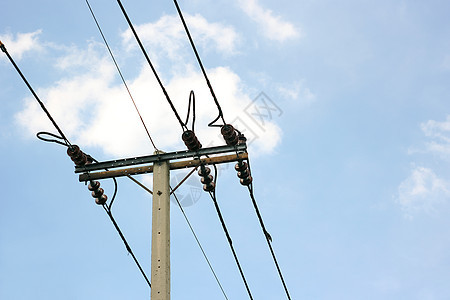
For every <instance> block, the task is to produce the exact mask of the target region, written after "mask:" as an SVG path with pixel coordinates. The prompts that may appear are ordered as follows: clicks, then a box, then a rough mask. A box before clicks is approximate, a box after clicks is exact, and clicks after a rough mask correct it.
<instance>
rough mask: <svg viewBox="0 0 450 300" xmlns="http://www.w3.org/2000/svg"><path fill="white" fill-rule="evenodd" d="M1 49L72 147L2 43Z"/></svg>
mask: <svg viewBox="0 0 450 300" xmlns="http://www.w3.org/2000/svg"><path fill="white" fill-rule="evenodd" d="M0 49H1V50H2V51H3V52H4V53H5V54H6V56H7V57H8V59H9V61H10V62H11V63H12V65H13V66H14V68H15V69H16V71H17V73H19V75H20V77H21V78H22V80H23V81H24V82H25V84H26V86H27V87H28V89H29V90H30V92H31V93H32V94H33V96H34V98H35V99H36V101H37V102H38V103H39V105H40V106H41V108H42V110H43V111H44V112H45V114H46V115H47V117H48V118H49V120H50V121H51V122H52V124H53V126H54V127H55V128H56V130H57V131H58V133H59V135H60V137H61V138H62V140H64V144H65V145H67V146H68V147H71V146H72V145H71V144H70V142H69V140H68V139H67V138H66V136H65V135H64V133H63V132H62V130H61V128H59V126H58V124H57V123H56V121H55V119H53V117H52V115H51V114H50V112H49V111H48V110H47V108H46V107H45V105H44V103H43V102H42V101H41V99H39V96H38V95H37V94H36V92H35V91H34V89H33V88H32V87H31V85H30V83H29V82H28V80H27V79H26V78H25V76H24V75H23V73H22V71H21V70H20V69H19V67H18V66H17V64H16V63H15V62H14V60H13V58H12V57H11V55H10V54H9V52H8V50H6V47H5V45H4V44H3V43H2V42H1V41H0Z"/></svg>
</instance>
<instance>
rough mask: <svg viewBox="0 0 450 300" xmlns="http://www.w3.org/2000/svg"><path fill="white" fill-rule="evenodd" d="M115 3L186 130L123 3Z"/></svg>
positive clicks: (118, 0) (184, 128)
mask: <svg viewBox="0 0 450 300" xmlns="http://www.w3.org/2000/svg"><path fill="white" fill-rule="evenodd" d="M117 3H118V4H119V7H120V9H121V11H122V13H123V15H124V17H125V19H126V20H127V23H128V26H129V27H130V29H131V31H132V32H133V35H134V37H135V39H136V41H137V43H138V45H139V47H140V48H141V50H142V53H143V54H144V57H145V59H146V60H147V62H148V64H149V66H150V68H151V69H152V71H153V74H154V75H155V78H156V80H157V81H158V83H159V86H160V87H161V90H162V91H163V93H164V96H165V97H166V100H167V102H168V103H169V105H170V108H171V109H172V111H173V113H174V114H175V117H176V118H177V120H178V122H179V123H180V125H181V128H183V130H187V128H186V125H184V123H183V121H182V120H181V118H180V115H179V114H178V112H177V110H176V108H175V106H174V105H173V103H172V100H171V99H170V97H169V94H168V93H167V91H166V88H165V87H164V85H163V83H162V81H161V79H160V78H159V76H158V73H157V72H156V69H155V67H154V66H153V64H152V62H151V60H150V57H149V56H148V54H147V51H145V48H144V45H143V44H142V42H141V40H140V38H139V36H138V34H137V32H136V30H135V29H134V26H133V23H132V22H131V20H130V18H129V17H128V14H127V12H126V11H125V8H124V7H123V5H122V2H121V1H120V0H117Z"/></svg>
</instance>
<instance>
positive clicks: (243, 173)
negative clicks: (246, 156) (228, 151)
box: [234, 161, 253, 185]
mask: <svg viewBox="0 0 450 300" xmlns="http://www.w3.org/2000/svg"><path fill="white" fill-rule="evenodd" d="M234 168H235V169H236V171H238V172H237V176H238V177H239V178H240V182H241V184H242V185H250V183H252V181H253V178H252V176H251V175H250V170H249V169H248V164H247V163H246V162H245V161H239V162H238V163H237V164H236V166H235V167H234Z"/></svg>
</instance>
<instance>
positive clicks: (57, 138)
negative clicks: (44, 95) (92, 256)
mask: <svg viewBox="0 0 450 300" xmlns="http://www.w3.org/2000/svg"><path fill="white" fill-rule="evenodd" d="M0 49H1V50H2V51H3V52H4V53H5V54H6V56H7V57H8V59H9V60H10V62H11V63H12V64H13V66H14V68H15V69H16V71H17V72H18V73H19V75H20V77H21V78H22V80H23V81H24V82H25V84H26V85H27V87H28V89H29V90H30V91H31V93H32V94H33V96H34V98H35V99H36V101H37V102H38V103H39V105H40V106H41V108H42V110H43V111H44V112H45V114H46V115H47V117H48V118H49V119H50V121H51V122H52V124H53V126H54V127H55V128H56V130H57V131H58V133H59V134H60V136H57V135H55V134H53V133H48V132H39V133H38V134H37V137H38V138H39V139H41V140H44V141H48V142H54V143H57V144H60V145H63V146H67V147H68V148H69V149H73V148H74V146H73V145H72V144H71V143H70V142H69V140H68V139H67V137H66V136H65V135H64V133H63V131H62V130H61V128H60V127H59V126H58V124H57V123H56V121H55V119H54V118H53V117H52V115H51V114H50V112H49V111H48V110H47V108H46V107H45V105H44V103H43V102H42V101H41V100H40V99H39V96H38V95H37V94H36V92H35V91H34V89H33V88H32V87H31V85H30V83H29V82H28V80H27V79H26V78H25V76H24V75H23V73H22V72H21V70H20V69H19V67H18V66H17V64H16V63H15V62H14V60H13V58H12V57H11V55H10V54H9V53H8V51H7V50H6V47H5V45H4V44H3V43H2V42H1V41H0ZM42 135H49V136H51V137H53V138H54V139H48V138H45V137H42ZM61 141H64V142H61ZM77 148H78V147H77ZM113 180H114V185H115V191H114V195H113V197H112V199H111V202H110V206H109V207H107V206H106V205H105V204H103V207H104V208H105V211H106V212H107V214H108V216H109V217H110V219H111V221H112V223H113V225H114V227H115V228H116V230H117V231H118V233H119V235H120V237H121V238H122V241H123V242H124V244H125V246H126V248H127V250H128V252H129V253H130V254H131V256H132V257H133V259H134V261H135V263H136V265H137V266H138V268H139V270H140V271H141V273H142V275H143V276H144V278H145V279H146V281H147V283H148V284H149V286H150V282H149V280H148V279H147V276H146V275H145V273H144V271H143V270H142V268H141V266H140V264H139V262H138V261H137V259H136V257H135V255H134V254H133V251H132V250H131V247H130V246H129V245H128V242H127V241H126V239H125V236H124V235H123V234H122V232H121V230H120V228H119V226H118V225H117V222H116V221H115V220H114V217H113V216H112V213H111V210H110V209H111V205H112V203H113V201H114V199H115V197H116V194H117V181H116V179H115V178H113Z"/></svg>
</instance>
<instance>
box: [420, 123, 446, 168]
mask: <svg viewBox="0 0 450 300" xmlns="http://www.w3.org/2000/svg"><path fill="white" fill-rule="evenodd" d="M421 129H422V131H423V132H424V134H425V135H426V136H427V137H428V138H430V139H431V141H430V142H427V143H426V151H427V152H430V153H435V154H438V155H439V156H440V157H441V158H443V159H445V160H450V115H448V116H447V119H446V120H445V121H443V122H438V121H434V120H429V121H427V122H425V123H422V124H421Z"/></svg>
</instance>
